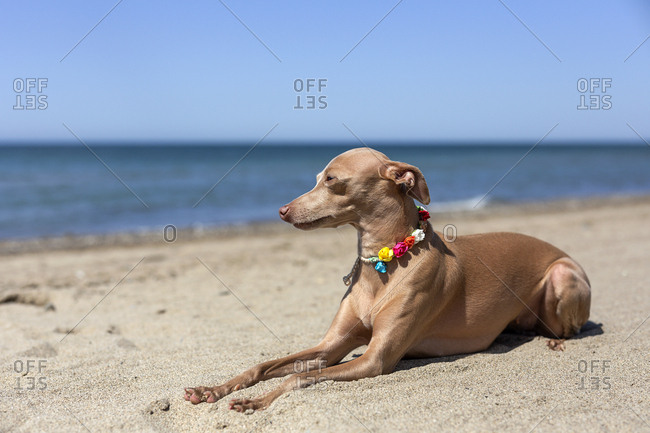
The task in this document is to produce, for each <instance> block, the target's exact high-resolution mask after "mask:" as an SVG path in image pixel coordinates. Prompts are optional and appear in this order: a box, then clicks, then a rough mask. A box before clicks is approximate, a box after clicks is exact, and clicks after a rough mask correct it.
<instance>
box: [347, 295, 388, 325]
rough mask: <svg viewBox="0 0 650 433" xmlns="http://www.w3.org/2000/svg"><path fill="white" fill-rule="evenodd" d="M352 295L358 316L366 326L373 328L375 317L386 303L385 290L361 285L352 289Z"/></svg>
mask: <svg viewBox="0 0 650 433" xmlns="http://www.w3.org/2000/svg"><path fill="white" fill-rule="evenodd" d="M355 289H356V290H355ZM351 295H352V296H351V298H352V299H351V301H352V305H353V308H354V310H355V313H356V315H357V317H358V318H359V320H361V323H362V324H363V326H364V327H365V328H367V329H370V330H371V329H372V327H373V324H374V321H375V317H376V316H377V313H378V312H379V311H380V309H381V306H382V305H383V303H384V302H383V301H384V299H383V298H384V297H385V294H384V293H383V290H382V289H381V288H379V289H375V288H374V287H372V286H368V285H365V286H364V285H360V286H358V287H355V288H354V289H353V290H352V294H351Z"/></svg>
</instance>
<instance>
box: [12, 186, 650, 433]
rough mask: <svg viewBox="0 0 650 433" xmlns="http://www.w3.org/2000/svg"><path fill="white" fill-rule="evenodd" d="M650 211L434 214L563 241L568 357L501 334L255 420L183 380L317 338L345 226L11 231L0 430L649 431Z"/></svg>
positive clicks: (348, 238)
mask: <svg viewBox="0 0 650 433" xmlns="http://www.w3.org/2000/svg"><path fill="white" fill-rule="evenodd" d="M649 221H650V199H648V198H616V199H603V200H597V201H594V200H592V201H587V202H586V201H581V202H580V201H577V202H573V201H570V202H560V203H552V204H537V205H526V206H516V207H502V208H493V209H487V210H482V211H478V212H474V213H458V214H438V215H434V216H433V218H432V223H433V224H434V227H435V228H436V229H437V230H440V229H441V228H442V227H443V226H445V225H446V224H454V225H455V227H456V228H457V231H458V234H469V233H476V232H484V231H502V230H507V231H516V232H522V233H527V234H530V235H533V236H537V237H539V238H542V239H544V240H547V241H549V242H551V243H553V244H555V245H557V246H559V247H560V248H562V249H564V250H565V251H566V252H567V253H569V254H570V255H571V256H572V257H574V258H575V259H576V260H578V262H580V263H581V264H582V265H583V266H584V268H585V269H586V271H587V273H588V275H589V277H590V279H591V282H592V287H593V299H592V309H591V323H590V324H589V326H588V327H587V328H588V329H587V330H586V331H585V332H583V333H582V334H581V335H580V337H579V338H576V339H572V340H569V341H567V343H566V351H564V352H553V351H550V350H549V349H548V348H547V346H546V339H544V338H541V337H525V336H518V335H512V334H503V335H502V336H500V337H499V338H498V339H497V341H496V342H495V343H494V344H493V345H492V346H491V347H490V348H489V349H488V350H487V351H485V352H481V353H477V354H472V355H464V356H452V357H444V358H437V359H425V360H416V361H402V362H401V363H400V364H399V365H398V369H397V371H396V372H394V373H392V374H389V375H386V376H382V377H377V378H372V379H364V380H359V381H356V382H350V383H342V382H339V383H333V382H325V383H324V384H322V385H320V386H319V387H317V388H315V389H306V390H303V391H298V392H293V393H290V394H286V395H284V396H282V397H280V398H279V399H278V400H277V401H276V402H275V403H274V404H273V405H272V406H271V408H270V409H268V410H266V411H259V412H255V413H253V414H250V415H244V414H240V413H235V412H233V411H229V410H228V409H227V402H226V401H220V402H218V403H217V404H213V405H208V404H202V405H198V406H192V405H191V404H189V403H188V402H185V401H184V400H183V397H182V394H183V393H182V390H183V387H185V386H189V385H201V384H205V385H207V384H217V383H220V382H222V381H225V380H226V379H228V378H230V377H231V376H233V375H235V374H237V373H239V372H240V371H242V370H243V369H246V368H248V367H251V366H252V365H254V364H255V363H259V362H261V361H265V360H269V359H271V358H275V357H279V356H283V355H285V354H288V353H290V352H294V351H298V350H300V349H304V348H307V347H310V346H311V345H313V344H315V343H316V342H317V341H318V340H319V338H320V337H321V336H322V335H323V333H324V332H325V330H326V329H327V327H328V326H329V324H330V321H331V319H332V318H333V316H334V313H335V312H336V310H337V306H338V303H339V301H340V299H341V297H342V295H343V293H344V292H345V287H344V286H343V284H342V283H341V276H342V275H344V274H346V273H347V272H348V271H349V268H350V267H351V265H352V263H353V262H354V259H355V251H356V249H355V241H356V238H355V233H354V231H353V230H352V229H351V228H340V229H336V230H331V229H330V230H320V231H313V232H301V231H298V230H296V229H294V228H292V227H291V226H289V225H281V224H270V225H258V226H252V227H240V228H237V229H233V230H216V231H212V232H209V233H207V232H206V233H196V232H193V233H190V232H185V231H179V233H178V235H179V236H178V240H176V241H175V242H172V243H166V242H164V241H163V240H162V235H160V236H159V235H157V234H155V235H148V236H146V235H142V236H124V235H123V236H112V237H102V238H80V239H74V238H73V239H56V240H49V241H38V242H20V243H16V242H5V243H3V244H0V254H1V255H0V260H1V261H2V268H1V269H2V276H1V278H0V301H1V302H2V303H0V317H1V318H2V319H1V321H0V324H1V327H0V353H1V354H2V355H1V357H2V360H1V362H2V364H1V365H2V371H3V374H2V382H1V388H0V432H5V431H12V432H38V431H62V432H63V431H65V432H75V431H79V432H82V431H90V432H104V431H129V432H132V431H215V430H224V431H278V432H287V431H350V432H365V431H371V432H383V431H386V432H388V431H391V432H392V431H414V432H415V431H504V432H510V431H513V432H515V431H516V432H529V431H535V432H551V431H552V432H556V431H588V432H596V431H599V432H600V431H602V432H624V431H634V432H640V431H650V424H649V423H650V399H649V398H648V395H649V392H648V390H649V386H650V375H649V373H648V366H649V361H650V358H649V355H648V354H649V350H648V341H649V337H650V323H647V322H646V320H647V319H648V314H650V296H648V281H650V267H649V266H648V250H647V248H648V246H649V245H650V224H648V222H649ZM206 266H207V267H208V268H210V270H211V271H212V272H210V271H209V270H208V269H207V268H206ZM649 322H650V321H649ZM70 331H72V332H70ZM361 353H363V348H360V349H358V350H356V351H354V352H353V354H352V356H354V355H359V354H361ZM39 362H40V368H39ZM278 380H279V379H276V380H273V381H270V382H266V383H263V384H259V385H257V386H255V387H254V388H250V389H245V390H242V391H238V392H236V393H234V394H233V396H234V397H251V396H255V395H258V394H260V393H263V392H265V391H267V390H269V389H270V388H271V387H273V386H274V385H276V384H277V383H278ZM17 388H22V389H17Z"/></svg>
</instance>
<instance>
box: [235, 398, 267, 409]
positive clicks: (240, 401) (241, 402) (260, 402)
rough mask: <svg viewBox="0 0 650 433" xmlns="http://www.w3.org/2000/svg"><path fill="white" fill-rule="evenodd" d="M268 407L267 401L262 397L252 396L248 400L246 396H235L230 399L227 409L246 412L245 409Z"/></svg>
mask: <svg viewBox="0 0 650 433" xmlns="http://www.w3.org/2000/svg"><path fill="white" fill-rule="evenodd" d="M267 407H268V403H266V402H265V401H264V399H262V398H254V399H252V400H249V399H247V398H237V399H233V400H230V405H229V407H228V408H229V409H230V410H236V411H237V412H246V411H247V410H252V411H256V410H264V409H266V408H267Z"/></svg>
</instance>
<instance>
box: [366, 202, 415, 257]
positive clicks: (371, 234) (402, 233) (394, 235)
mask: <svg viewBox="0 0 650 433" xmlns="http://www.w3.org/2000/svg"><path fill="white" fill-rule="evenodd" d="M376 209H378V210H379V211H378V212H377V213H376V214H374V215H373V214H371V215H368V216H367V217H366V218H364V219H363V220H362V221H360V222H359V223H358V224H355V228H356V229H357V232H358V239H359V241H358V245H357V250H358V251H357V252H358V254H359V256H361V257H371V256H376V255H377V252H378V251H379V250H380V249H382V248H384V247H392V246H393V245H395V243H397V242H402V241H404V239H405V238H406V237H407V236H409V235H410V234H411V233H412V232H413V230H414V229H416V228H418V222H419V215H418V209H417V207H416V206H415V203H414V202H413V200H412V199H410V198H406V199H405V200H404V203H399V206H397V205H393V206H390V205H388V206H377V207H376Z"/></svg>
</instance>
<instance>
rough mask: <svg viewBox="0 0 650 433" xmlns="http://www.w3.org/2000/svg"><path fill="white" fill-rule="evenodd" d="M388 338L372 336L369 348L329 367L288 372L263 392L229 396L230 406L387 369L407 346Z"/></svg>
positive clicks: (255, 404)
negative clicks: (287, 374)
mask: <svg viewBox="0 0 650 433" xmlns="http://www.w3.org/2000/svg"><path fill="white" fill-rule="evenodd" d="M389 341H390V340H389V339H387V338H381V337H378V338H375V337H374V336H373V340H372V341H371V342H370V344H369V345H368V349H367V350H366V352H365V353H364V354H363V355H361V356H360V357H358V358H356V359H353V360H352V361H348V362H345V363H343V364H338V365H334V366H331V367H326V368H319V366H318V365H315V366H314V367H312V368H311V369H310V368H307V369H306V371H303V372H301V373H297V374H293V375H291V376H290V377H289V378H287V380H285V381H284V382H282V383H281V384H280V385H279V386H278V387H277V388H275V389H274V390H272V391H271V392H269V393H267V394H265V395H263V396H260V397H258V398H255V399H235V400H231V401H230V408H231V409H234V410H236V411H238V412H244V411H246V410H247V409H253V410H259V409H266V408H267V407H269V405H270V404H271V403H272V402H273V401H274V400H275V399H276V398H278V397H279V396H281V395H282V394H284V393H286V392H289V391H292V390H297V389H301V388H305V387H307V386H310V385H314V384H317V383H320V382H322V381H325V380H335V381H351V380H358V379H363V378H365V377H374V376H378V375H380V374H385V373H390V372H391V371H392V370H393V369H394V368H395V365H396V364H397V362H398V361H399V360H400V359H401V358H402V356H403V355H404V352H405V351H406V347H402V346H404V345H400V344H397V343H396V342H395V341H393V342H392V344H389Z"/></svg>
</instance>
